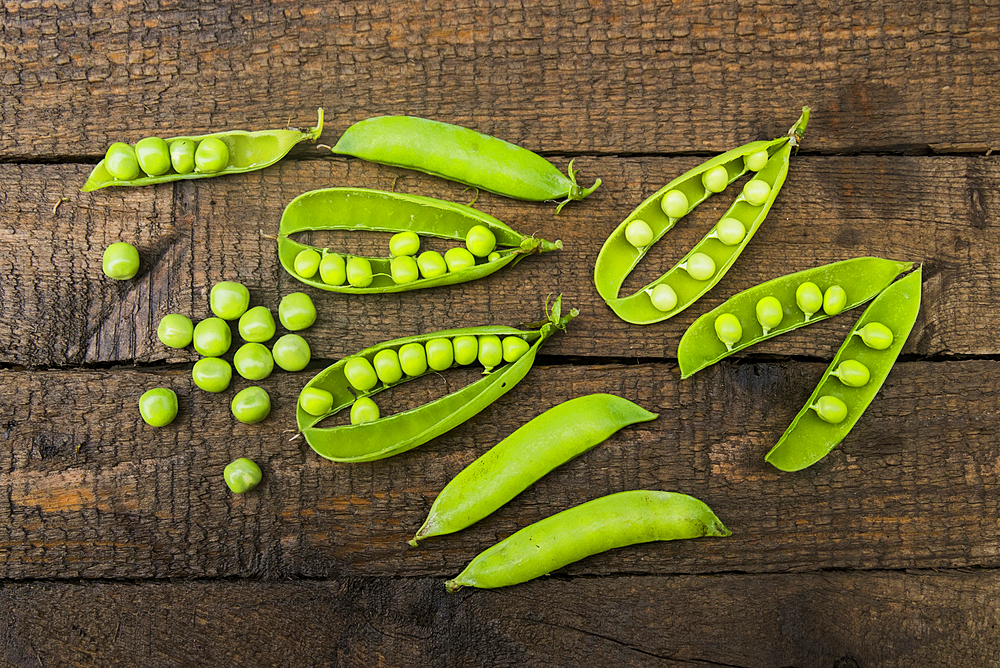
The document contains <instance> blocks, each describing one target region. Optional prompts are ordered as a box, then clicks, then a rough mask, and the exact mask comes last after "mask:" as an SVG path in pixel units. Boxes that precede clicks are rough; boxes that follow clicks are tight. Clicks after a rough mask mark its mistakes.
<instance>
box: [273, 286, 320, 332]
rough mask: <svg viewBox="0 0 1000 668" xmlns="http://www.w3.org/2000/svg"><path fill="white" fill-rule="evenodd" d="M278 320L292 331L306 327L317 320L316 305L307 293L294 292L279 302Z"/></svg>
mask: <svg viewBox="0 0 1000 668" xmlns="http://www.w3.org/2000/svg"><path fill="white" fill-rule="evenodd" d="M278 321H279V322H281V324H282V326H283V327H284V328H285V329H287V330H288V331H290V332H296V331H298V330H300V329H305V328H307V327H309V326H310V325H312V324H313V323H314V322H316V307H315V306H313V302H312V299H310V298H309V295H307V294H306V293H304V292H293V293H291V294H289V295H285V296H284V297H282V298H281V301H280V302H278Z"/></svg>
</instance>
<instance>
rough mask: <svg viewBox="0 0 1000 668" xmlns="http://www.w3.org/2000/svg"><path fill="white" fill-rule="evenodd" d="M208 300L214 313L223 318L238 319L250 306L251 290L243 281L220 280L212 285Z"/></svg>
mask: <svg viewBox="0 0 1000 668" xmlns="http://www.w3.org/2000/svg"><path fill="white" fill-rule="evenodd" d="M208 300H209V305H210V306H211V308H212V313H214V314H215V315H217V316H218V317H220V318H222V319H223V320H236V319H237V318H239V317H240V316H241V315H243V314H244V313H246V311H247V307H249V306H250V291H249V290H247V288H246V286H245V285H243V284H242V283H235V282H233V281H220V282H219V283H216V284H215V285H213V286H212V291H211V292H210V293H209V297H208Z"/></svg>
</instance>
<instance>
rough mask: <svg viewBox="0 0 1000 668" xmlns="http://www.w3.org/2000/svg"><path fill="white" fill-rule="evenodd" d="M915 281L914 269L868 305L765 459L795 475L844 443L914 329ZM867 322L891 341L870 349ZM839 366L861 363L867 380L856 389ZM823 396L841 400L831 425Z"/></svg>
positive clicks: (917, 297)
mask: <svg viewBox="0 0 1000 668" xmlns="http://www.w3.org/2000/svg"><path fill="white" fill-rule="evenodd" d="M920 281H921V270H920V269H919V268H918V269H917V270H916V271H914V272H912V273H910V274H909V275H907V276H905V277H904V278H901V279H900V280H898V281H896V282H895V283H893V284H892V285H890V286H889V287H887V288H886V289H885V290H883V291H882V293H881V294H879V296H878V297H876V298H875V299H874V301H872V303H871V304H869V306H868V308H866V309H865V311H864V313H862V314H861V317H860V318H858V321H857V322H856V323H855V324H854V327H853V328H852V329H851V331H850V333H849V334H848V335H847V340H845V341H844V343H843V345H841V347H840V350H838V351H837V354H836V356H835V357H834V358H833V362H831V363H830V366H829V367H828V368H827V370H826V372H825V373H824V374H823V377H822V378H821V379H820V381H819V384H817V386H816V389H815V390H814V391H813V393H812V395H811V396H810V397H809V401H808V402H806V405H805V406H803V407H802V410H800V411H799V413H798V415H796V416H795V419H794V420H792V424H791V425H789V427H788V429H786V430H785V433H784V434H783V435H782V436H781V438H780V439H779V440H778V442H777V443H776V444H775V445H774V447H773V448H771V451H770V452H768V453H767V455H766V457H765V458H764V459H765V461H767V462H768V463H769V464H771V465H772V466H774V467H775V468H777V469H780V470H782V471H799V470H801V469H804V468H806V467H807V466H811V465H813V464H815V463H816V462H818V461H819V460H820V459H822V458H823V457H825V456H826V455H827V454H828V453H829V452H830V451H831V450H833V449H834V448H835V447H836V446H837V444H839V443H840V442H841V441H842V440H844V437H846V436H847V434H848V432H850V431H851V428H852V427H854V425H855V423H857V421H858V420H859V419H860V418H861V415H862V414H863V413H864V412H865V409H866V408H868V405H869V404H870V403H871V402H872V400H873V399H874V398H875V395H876V394H878V391H879V389H880V388H881V387H882V384H883V383H884V382H885V379H886V376H888V375H889V371H890V370H891V369H892V366H893V364H894V363H895V362H896V358H897V357H898V356H899V351H900V350H902V348H903V344H904V343H905V342H906V338H907V337H908V336H909V335H910V331H911V330H912V329H913V325H914V323H915V322H916V320H917V314H918V313H919V311H920ZM872 324H875V327H876V328H877V329H880V328H879V327H878V325H879V324H880V325H882V326H884V327H887V328H888V330H889V331H890V332H891V339H892V340H891V343H889V344H888V345H887V346H885V347H882V346H884V345H885V343H886V342H887V339H883V340H882V342H881V343H878V342H877V341H876V342H875V343H877V346H876V347H875V348H873V347H871V346H870V345H869V343H868V342H866V339H867V337H868V334H867V331H868V330H866V328H867V327H868V326H869V325H872ZM844 362H848V363H849V364H852V365H856V364H862V365H864V367H865V368H866V369H867V371H868V374H869V377H868V378H867V380H866V382H864V383H861V384H860V385H859V384H858V381H854V380H851V379H849V376H848V375H847V374H846V373H845V371H844V367H843V366H842V364H843V363H844ZM845 381H848V382H845ZM828 397H829V398H831V399H832V402H841V403H840V404H839V405H840V406H841V407H842V408H841V409H842V410H843V409H846V410H844V412H843V413H842V414H837V415H836V416H835V417H836V418H840V420H839V421H837V422H834V423H831V422H829V421H828V420H826V419H824V418H822V417H821V415H822V414H824V406H823V402H824V401H831V399H827V398H828ZM828 417H829V416H828Z"/></svg>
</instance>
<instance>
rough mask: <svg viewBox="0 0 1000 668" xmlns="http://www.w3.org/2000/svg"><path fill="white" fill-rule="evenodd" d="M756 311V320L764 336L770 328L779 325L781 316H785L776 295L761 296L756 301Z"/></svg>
mask: <svg viewBox="0 0 1000 668" xmlns="http://www.w3.org/2000/svg"><path fill="white" fill-rule="evenodd" d="M756 311H757V322H759V323H760V326H761V328H762V329H763V330H764V335H765V336H766V335H767V333H768V332H770V331H771V330H772V329H774V328H775V327H777V326H778V325H780V324H781V320H782V318H784V317H785V310H784V309H783V308H782V307H781V302H780V301H778V299H777V297H772V296H771V295H768V296H767V297H762V298H761V299H760V301H758V302H757V308H756Z"/></svg>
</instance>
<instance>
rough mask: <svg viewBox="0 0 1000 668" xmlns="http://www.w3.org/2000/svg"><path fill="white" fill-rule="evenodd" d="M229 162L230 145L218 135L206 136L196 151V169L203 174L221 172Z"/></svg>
mask: <svg viewBox="0 0 1000 668" xmlns="http://www.w3.org/2000/svg"><path fill="white" fill-rule="evenodd" d="M228 164H229V147H228V146H226V143H225V142H224V141H222V140H221V139H219V138H218V137H205V138H204V139H202V140H201V142H200V143H199V144H198V148H196V149H195V151H194V170H195V171H196V172H200V173H202V174H212V173H214V172H221V171H222V170H223V169H225V167H226V165H228Z"/></svg>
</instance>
